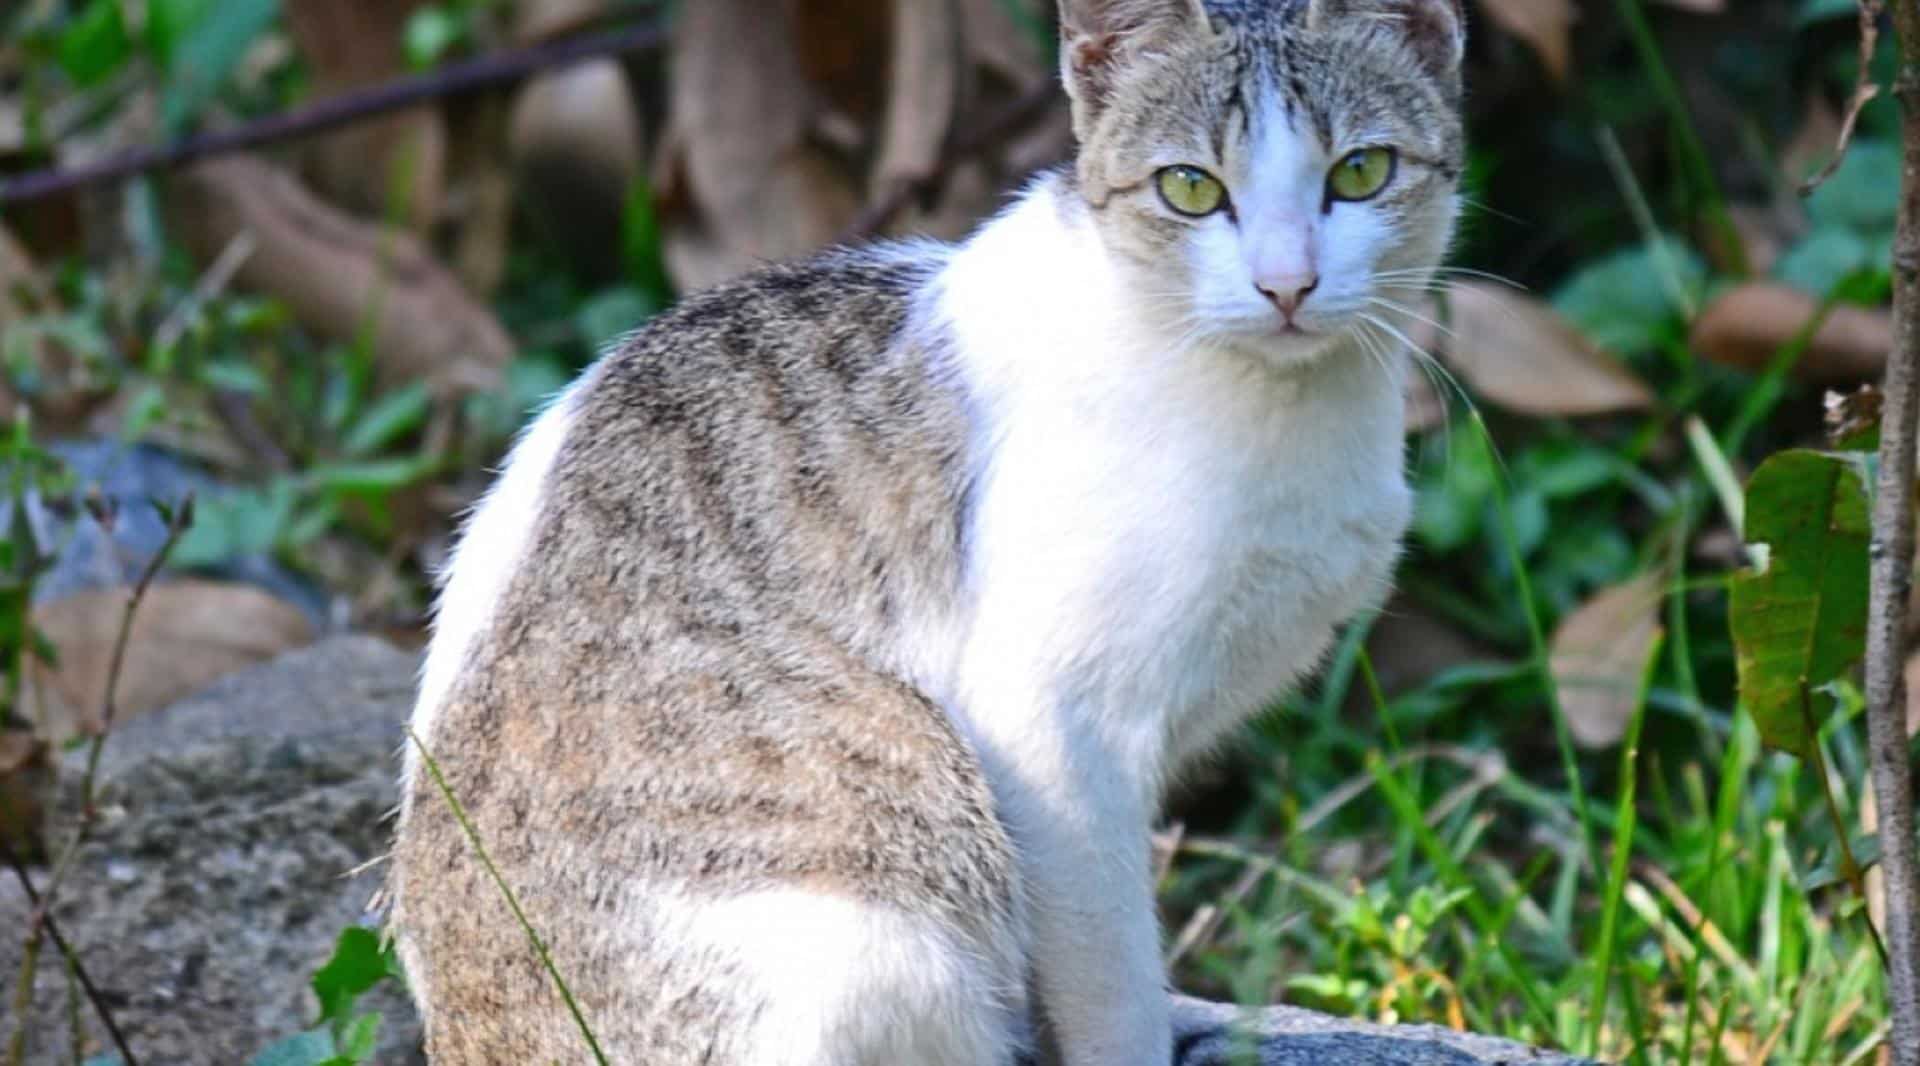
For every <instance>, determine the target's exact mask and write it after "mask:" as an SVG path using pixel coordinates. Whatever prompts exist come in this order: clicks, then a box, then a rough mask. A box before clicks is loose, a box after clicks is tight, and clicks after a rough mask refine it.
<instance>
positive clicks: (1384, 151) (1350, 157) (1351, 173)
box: [1327, 148, 1399, 201]
mask: <svg viewBox="0 0 1920 1066" xmlns="http://www.w3.org/2000/svg"><path fill="white" fill-rule="evenodd" d="M1398 162H1399V157H1398V156H1397V155H1396V154H1395V153H1394V150H1393V149H1391V148H1360V149H1357V150H1355V151H1351V152H1348V153H1347V154H1346V155H1344V156H1342V157H1341V159H1340V161H1339V162H1338V163H1335V164H1334V165H1333V169H1332V170H1331V171H1329V172H1328V173H1327V199H1328V200H1347V201H1358V200H1371V199H1373V198H1374V197H1375V196H1378V195H1380V190H1381V189H1384V188H1386V187H1387V182H1390V181H1392V180H1393V172H1394V168H1395V167H1396V165H1397V164H1398Z"/></svg>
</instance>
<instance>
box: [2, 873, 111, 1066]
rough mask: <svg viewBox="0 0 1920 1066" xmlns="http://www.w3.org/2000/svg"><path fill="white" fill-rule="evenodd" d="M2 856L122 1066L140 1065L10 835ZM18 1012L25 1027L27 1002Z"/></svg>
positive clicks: (22, 1025) (21, 1024)
mask: <svg viewBox="0 0 1920 1066" xmlns="http://www.w3.org/2000/svg"><path fill="white" fill-rule="evenodd" d="M0 859H4V860H6V864H7V865H8V866H9V867H11V868H12V870H13V877H14V880H16V881H18V882H20V889H21V891H23V892H25V893H26V894H27V903H28V905H30V906H31V907H33V912H34V915H35V916H36V917H37V918H38V920H39V921H40V922H41V923H43V924H44V925H45V926H46V930H47V939H49V940H51V941H53V946H54V948H56V949H57V950H58V951H59V952H60V955H61V957H62V958H64V959H65V960H66V962H67V967H68V969H69V970H70V971H71V972H72V974H73V976H74V977H75V978H76V979H78V980H79V982H80V989H81V991H83V992H85V993H86V996H87V1002H88V1003H91V1004H92V1005H93V1010H94V1013H96V1014H98V1015H99V1016H100V1022H101V1024H102V1025H105V1026H106V1027H107V1037H108V1038H109V1039H111V1040H112V1041H113V1046H114V1049H115V1050H117V1051H119V1052H120V1061H121V1063H122V1064H123V1066H140V1060H139V1059H138V1058H137V1057H135V1055H134V1053H133V1048H132V1047H130V1046H128V1044H127V1038H126V1035H125V1034H124V1033H122V1032H121V1031H120V1025H119V1023H118V1022H116V1021H114V1019H113V1009H112V1008H111V1007H109V1006H107V998H106V997H105V996H104V995H102V994H101V993H100V988H99V986H98V985H95V984H94V983H93V978H92V977H90V976H88V975H87V968H86V966H85V965H83V964H82V963H81V962H80V954H79V952H76V951H74V950H73V946H72V945H71V944H69V943H68V942H67V938H66V937H65V936H64V935H62V934H61V932H60V925H59V923H58V922H56V921H54V918H53V911H52V910H50V909H48V908H47V907H45V906H43V905H42V903H41V897H40V893H39V892H38V891H37V890H35V888H34V887H33V879H32V878H31V877H29V876H28V875H27V868H26V866H25V865H24V864H23V863H21V861H20V857H19V856H18V855H16V854H14V851H13V846H12V845H10V844H8V843H7V838H6V837H4V836H0ZM17 1013H18V1015H19V1019H20V1026H21V1029H22V1030H23V1031H24V1030H25V1028H26V1024H27V1011H26V1005H25V1004H21V1006H20V1010H19V1011H18V1012H17Z"/></svg>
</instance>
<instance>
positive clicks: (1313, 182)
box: [1061, 0, 1464, 364]
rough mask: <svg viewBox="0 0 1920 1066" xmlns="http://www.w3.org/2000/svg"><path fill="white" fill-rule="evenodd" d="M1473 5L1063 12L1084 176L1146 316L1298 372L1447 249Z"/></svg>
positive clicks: (1097, 4) (1113, 2)
mask: <svg viewBox="0 0 1920 1066" xmlns="http://www.w3.org/2000/svg"><path fill="white" fill-rule="evenodd" d="M1463 27H1464V16H1463V13H1462V11H1461V8H1460V3H1459V0H1206V2H1205V3H1203V2H1202V0H1062V3H1061V66H1062V70H1063V74H1064V78H1065V81H1066V84H1067V89H1068V93H1069V95H1070V96H1071V97H1072V99H1073V124H1074V132H1075V135H1076V136H1077V138H1078V139H1079V142H1080V150H1079V154H1078V157H1077V162H1076V172H1077V178H1078V186H1079V189H1080V193H1081V195H1082V196H1084V197H1085V199H1086V201H1087V203H1088V205H1089V213H1090V215H1091V216H1092V218H1093V220H1094V225H1095V226H1096V227H1097V229H1098V231H1099V233H1100V235H1101V239H1102V241H1103V243H1104V244H1105V245H1106V247H1107V248H1108V250H1109V252H1110V253H1111V254H1112V255H1113V256H1114V258H1115V259H1116V260H1117V261H1118V262H1119V263H1120V265H1121V269H1122V271H1123V275H1124V277H1125V278H1126V279H1127V281H1128V283H1129V284H1130V286H1132V287H1134V288H1136V289H1137V290H1138V292H1139V295H1140V300H1141V303H1142V306H1143V307H1144V308H1146V309H1147V311H1148V312H1149V313H1150V314H1152V315H1154V316H1156V317H1160V318H1162V319H1164V322H1165V324H1166V325H1168V326H1169V327H1170V328H1172V329H1175V330H1177V331H1178V332H1179V333H1180V334H1181V335H1182V336H1185V337H1188V338H1191V339H1195V340H1205V341H1210V342H1213V343H1218V344H1225V345H1231V346H1234V347H1246V348H1252V349H1254V350H1257V351H1258V352H1259V353H1260V354H1261V355H1262V356H1263V357H1264V358H1267V359H1270V360H1273V361H1276V362H1278V363H1282V364H1284V363H1289V362H1295V361H1299V360H1304V359H1308V358H1311V357H1313V356H1314V355H1316V354H1317V353H1319V352H1322V351H1325V350H1327V348H1328V347H1329V346H1330V344H1331V342H1332V340H1334V339H1335V338H1338V337H1340V336H1341V335H1343V334H1346V333H1349V332H1352V331H1355V330H1358V329H1363V328H1370V327H1367V326H1366V322H1367V317H1368V316H1374V317H1381V313H1382V311H1383V304H1382V303H1381V301H1392V302H1395V303H1399V304H1402V305H1413V304H1415V302H1416V299H1415V290H1416V289H1417V288H1418V286H1419V285H1420V284H1421V282H1422V281H1424V279H1423V278H1421V277H1420V273H1421V272H1422V271H1424V270H1425V269H1427V268H1430V267H1432V266H1433V265H1435V264H1436V263H1437V262H1438V261H1439V259H1440V257H1441V255H1442V254H1443V253H1444V252H1445V249H1446V245H1447V243H1448V241H1449V239H1450V238H1451V235H1452V230H1453V220H1454V213H1455V191H1456V186H1457V184H1458V179H1459V175H1460V170H1461V160H1462V153H1463V144H1462V128H1461V117H1460V95H1461V88H1460V56H1461V49H1462V44H1463Z"/></svg>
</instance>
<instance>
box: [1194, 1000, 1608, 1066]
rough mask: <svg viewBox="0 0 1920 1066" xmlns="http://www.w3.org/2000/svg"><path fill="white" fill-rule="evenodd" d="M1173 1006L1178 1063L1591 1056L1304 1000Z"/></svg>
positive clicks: (1348, 1065)
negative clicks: (1311, 1005)
mask: <svg viewBox="0 0 1920 1066" xmlns="http://www.w3.org/2000/svg"><path fill="white" fill-rule="evenodd" d="M1173 1014H1174V1048H1175V1056H1174V1061H1175V1063H1176V1066H1579V1064H1581V1063H1583V1062H1585V1060H1582V1059H1574V1058H1569V1057H1567V1056H1565V1055H1561V1054H1558V1053H1555V1052H1551V1051H1541V1050H1539V1049H1538V1048H1531V1047H1528V1046H1526V1045H1525V1044H1516V1043H1514V1042H1513V1041H1511V1040H1498V1039H1495V1038H1493V1037H1488V1036H1477V1035H1475V1034H1472V1033H1457V1032H1454V1031H1453V1030H1451V1029H1446V1028H1442V1027H1440V1026H1437V1025H1370V1024H1368V1023H1366V1022H1355V1021H1349V1020H1346V1019H1344V1018H1330V1017H1328V1016H1327V1015H1324V1014H1318V1013H1315V1012H1314V1011H1310V1010H1301V1009H1300V1008H1298V1007H1263V1008H1260V1009H1257V1010H1251V1011H1241V1010H1238V1009H1236V1008H1234V1007H1231V1006H1226V1005H1224V1004H1219V1003H1207V1002H1204V1001H1201V1000H1197V999H1192V998H1189V997H1187V996H1176V997H1175V998H1174V1005H1173ZM1236 1023H1237V1024H1236ZM1250 1052H1251V1054H1250Z"/></svg>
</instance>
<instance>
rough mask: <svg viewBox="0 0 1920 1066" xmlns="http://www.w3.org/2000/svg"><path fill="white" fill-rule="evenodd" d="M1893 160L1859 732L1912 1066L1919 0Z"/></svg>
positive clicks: (1897, 1040) (1898, 22)
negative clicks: (1911, 621) (1910, 709)
mask: <svg viewBox="0 0 1920 1066" xmlns="http://www.w3.org/2000/svg"><path fill="white" fill-rule="evenodd" d="M1892 8H1893V24H1894V30H1895V33H1896V35H1897V37H1898V38H1899V45H1900V72H1899V74H1898V76H1897V78H1896V80H1895V83H1894V93H1895V95H1896V96H1897V97H1899V100H1900V110H1901V141H1902V146H1903V149H1902V150H1903V160H1902V166H1901V182H1900V215H1899V223H1898V229H1897V230H1896V232H1895V235H1894V243H1893V314H1894V343H1893V350H1892V352H1890V353H1889V354H1888V358H1887V376H1886V383H1885V386H1884V390H1885V407H1884V413H1883V416H1882V422H1881V430H1880V475H1879V485H1878V495H1877V496H1876V497H1875V500H1874V508H1873V544H1872V549H1871V565H1872V578H1873V584H1872V596H1871V599H1870V601H1869V603H1868V608H1867V676H1866V685H1867V733H1868V739H1869V748H1870V750H1871V752H1872V755H1871V761H1872V774H1873V788H1874V797H1875V799H1876V801H1877V803H1876V806H1877V807H1878V808H1879V813H1880V862H1881V868H1882V870H1883V871H1884V874H1885V877H1886V885H1887V921H1886V929H1885V938H1886V945H1887V956H1888V960H1887V961H1888V966H1887V969H1888V974H1887V1006H1888V1010H1889V1012H1890V1014H1891V1015H1892V1022H1893V1027H1892V1033H1891V1035H1890V1036H1889V1038H1888V1039H1889V1049H1890V1050H1891V1052H1892V1062H1893V1064H1894V1066H1920V927H1917V926H1916V916H1917V914H1920V857H1916V855H1915V848H1914V812H1913V767H1912V764H1911V762H1910V761H1909V759H1908V755H1907V730H1906V718H1907V708H1906V703H1907V700H1906V691H1905V689H1906V684H1905V678H1904V668H1905V665H1906V655H1905V650H1906V649H1905V645H1906V641H1905V636H1906V625H1907V598H1908V594H1909V592H1910V590H1911V588H1912V583H1913V548H1914V529H1913V476H1914V445H1915V422H1916V415H1917V414H1920V0H1895V2H1894V3H1893V4H1892Z"/></svg>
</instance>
